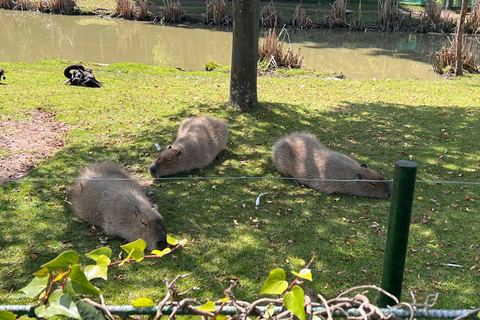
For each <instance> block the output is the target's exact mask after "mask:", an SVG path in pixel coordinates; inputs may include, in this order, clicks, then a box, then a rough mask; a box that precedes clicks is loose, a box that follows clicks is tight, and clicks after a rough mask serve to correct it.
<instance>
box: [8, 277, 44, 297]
mask: <svg viewBox="0 0 480 320" xmlns="http://www.w3.org/2000/svg"><path fill="white" fill-rule="evenodd" d="M47 285H48V277H35V278H33V279H32V281H30V283H29V284H27V285H26V286H25V287H23V288H22V289H20V291H21V292H23V294H15V295H12V298H22V297H23V298H30V299H33V298H35V297H36V296H38V295H39V294H40V293H41V292H42V291H43V290H45V288H46V287H47Z"/></svg>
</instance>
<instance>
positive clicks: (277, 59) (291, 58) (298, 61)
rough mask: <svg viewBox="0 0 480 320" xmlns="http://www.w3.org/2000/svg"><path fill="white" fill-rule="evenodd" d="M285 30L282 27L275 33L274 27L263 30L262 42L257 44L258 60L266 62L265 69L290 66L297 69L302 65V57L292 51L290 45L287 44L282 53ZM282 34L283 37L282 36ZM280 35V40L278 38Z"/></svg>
mask: <svg viewBox="0 0 480 320" xmlns="http://www.w3.org/2000/svg"><path fill="white" fill-rule="evenodd" d="M286 32H287V30H286V29H285V28H282V30H281V32H280V34H279V35H278V36H277V35H276V34H275V29H273V28H271V29H269V30H268V31H266V32H265V39H264V40H263V43H262V44H261V45H259V46H258V57H259V61H260V62H263V63H264V64H266V67H265V69H267V70H268V69H276V68H290V69H299V68H301V67H302V63H303V57H302V56H301V55H300V49H298V53H297V54H295V53H294V52H293V48H292V46H291V45H289V46H288V48H287V51H286V53H285V54H284V53H283V45H284V44H285V36H286ZM282 35H283V37H282ZM281 37H282V40H280V38H281Z"/></svg>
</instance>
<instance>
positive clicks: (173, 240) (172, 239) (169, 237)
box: [167, 234, 187, 246]
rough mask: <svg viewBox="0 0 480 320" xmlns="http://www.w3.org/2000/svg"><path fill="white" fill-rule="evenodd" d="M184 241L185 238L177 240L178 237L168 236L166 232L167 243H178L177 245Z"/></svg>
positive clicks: (174, 244)
mask: <svg viewBox="0 0 480 320" xmlns="http://www.w3.org/2000/svg"><path fill="white" fill-rule="evenodd" d="M186 242H187V239H183V240H178V239H175V238H174V237H172V236H170V235H169V234H167V243H168V244H169V245H172V246H176V245H178V244H179V245H181V246H183V245H184V244H185V243H186Z"/></svg>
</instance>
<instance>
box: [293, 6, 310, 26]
mask: <svg viewBox="0 0 480 320" xmlns="http://www.w3.org/2000/svg"><path fill="white" fill-rule="evenodd" d="M311 24H312V20H310V18H309V17H308V16H307V13H306V11H305V10H304V9H302V4H298V5H297V6H296V7H295V12H294V13H293V20H292V25H293V27H294V28H297V29H306V28H308V27H310V26H311Z"/></svg>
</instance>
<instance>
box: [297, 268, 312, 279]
mask: <svg viewBox="0 0 480 320" xmlns="http://www.w3.org/2000/svg"><path fill="white" fill-rule="evenodd" d="M292 273H293V274H294V275H296V276H297V277H300V278H302V279H307V280H310V281H312V271H311V270H310V269H302V270H300V273H298V272H295V271H292Z"/></svg>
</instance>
